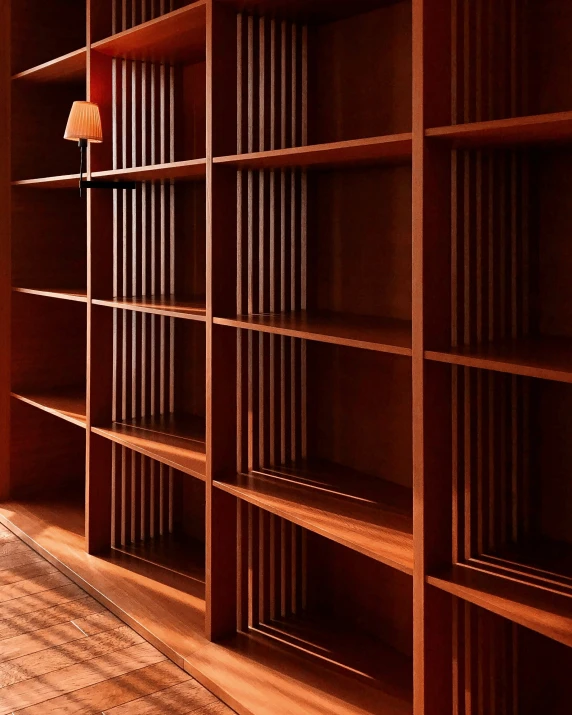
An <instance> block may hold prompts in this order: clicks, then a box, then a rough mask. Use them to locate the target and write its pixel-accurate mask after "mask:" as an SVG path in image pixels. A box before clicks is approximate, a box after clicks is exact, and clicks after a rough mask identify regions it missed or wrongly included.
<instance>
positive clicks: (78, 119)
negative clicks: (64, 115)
mask: <svg viewBox="0 0 572 715" xmlns="http://www.w3.org/2000/svg"><path fill="white" fill-rule="evenodd" d="M64 139H70V140H71V141H79V140H80V139H87V141H90V142H96V143H100V142H102V141H103V133H102V131H101V117H100V114H99V107H98V106H97V104H94V103H93V102H74V103H73V105H72V108H71V112H70V116H69V119H68V123H67V126H66V131H65V134H64Z"/></svg>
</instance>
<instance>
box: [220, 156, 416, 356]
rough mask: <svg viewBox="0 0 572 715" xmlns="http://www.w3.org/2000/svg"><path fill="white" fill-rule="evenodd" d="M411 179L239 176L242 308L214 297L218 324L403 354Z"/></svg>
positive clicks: (392, 174)
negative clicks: (309, 336) (305, 334)
mask: <svg viewBox="0 0 572 715" xmlns="http://www.w3.org/2000/svg"><path fill="white" fill-rule="evenodd" d="M411 176H412V175H411V167H410V166H392V167H387V166H384V167H366V168H364V167H361V168H351V169H336V170H329V171H327V172H320V171H316V172H309V173H306V172H303V171H299V170H298V169H293V170H290V169H288V170H284V171H283V172H281V173H280V174H274V173H272V172H266V171H260V172H242V173H241V174H240V175H239V177H238V180H237V204H236V206H237V208H236V231H237V240H238V251H239V252H238V261H237V264H238V265H237V272H236V292H234V291H231V290H230V289H229V291H228V294H231V293H234V295H236V302H235V306H231V299H230V298H227V299H226V301H225V303H224V304H221V303H219V302H217V300H216V295H215V304H214V311H215V315H216V316H217V320H219V319H233V320H237V322H238V323H241V324H242V326H243V327H252V328H255V329H264V330H268V331H275V332H277V333H279V332H282V331H284V334H288V332H287V331H291V332H290V334H291V335H294V334H299V333H301V332H302V331H304V332H308V333H313V334H314V336H315V338H316V339H320V337H319V336H322V337H323V338H327V337H328V336H329V337H331V338H336V339H338V338H339V339H340V342H344V343H345V344H357V343H358V342H362V341H363V342H364V343H367V345H366V347H368V348H369V349H384V347H383V346H384V345H385V346H386V348H385V349H391V348H396V349H395V351H394V352H396V353H400V354H406V353H407V351H409V350H410V348H411V343H410V339H411V338H410V332H408V328H409V326H410V322H411V309H412V308H411V306H412V303H411V295H412V291H411V273H412V264H411V220H412V216H411V191H412V185H411ZM273 192H274V194H275V196H274V197H273V196H272V194H273ZM233 208H234V207H233ZM220 250H222V246H221V248H220ZM233 307H234V314H233V310H232V308H233ZM301 310H306V311H307V312H306V313H303V312H300V311H301ZM278 314H279V315H278ZM237 315H238V316H239V317H238V319H237ZM301 337H302V336H301ZM386 341H387V342H386ZM392 351H393V350H392Z"/></svg>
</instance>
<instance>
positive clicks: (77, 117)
mask: <svg viewBox="0 0 572 715" xmlns="http://www.w3.org/2000/svg"><path fill="white" fill-rule="evenodd" d="M64 139H69V140H70V141H77V142H78V144H79V151H80V163H79V195H80V196H81V190H82V189H134V188H135V186H136V184H135V182H134V181H84V179H83V169H84V165H85V150H86V149H87V144H88V142H94V143H95V144H101V142H102V141H103V132H102V131H101V116H100V114H99V107H98V106H97V104H94V103H93V102H74V103H73V105H72V108H71V112H70V116H69V119H68V123H67V126H66V131H65V133H64Z"/></svg>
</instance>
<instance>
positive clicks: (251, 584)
mask: <svg viewBox="0 0 572 715" xmlns="http://www.w3.org/2000/svg"><path fill="white" fill-rule="evenodd" d="M259 515H260V512H259V510H258V509H257V508H256V507H254V506H253V505H252V504H249V505H248V593H249V598H248V625H249V626H250V628H255V627H256V626H257V625H258V624H259V622H260V618H259V604H260V600H259V583H260V581H259V569H260V550H259V527H258V522H259Z"/></svg>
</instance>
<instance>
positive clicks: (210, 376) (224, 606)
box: [205, 0, 237, 640]
mask: <svg viewBox="0 0 572 715" xmlns="http://www.w3.org/2000/svg"><path fill="white" fill-rule="evenodd" d="M215 37H216V43H215V42H214V41H213V38H215ZM233 48H236V13H235V12H234V11H233V10H232V9H231V8H228V7H225V6H223V5H221V4H219V3H215V2H213V0H210V2H209V3H208V5H207V122H206V126H207V137H206V146H207V324H206V331H207V333H206V334H207V380H206V385H207V422H206V449H207V488H206V504H207V512H206V624H205V630H206V636H207V638H209V639H211V640H218V639H220V638H223V637H224V636H229V635H232V634H233V633H235V632H236V625H237V559H236V553H237V548H236V545H237V501H236V499H235V498H234V497H233V496H231V495H230V494H227V493H226V492H223V491H221V490H219V489H216V488H214V487H213V481H214V480H215V479H217V478H221V477H222V476H223V475H224V474H227V475H228V474H230V473H232V472H235V471H236V453H237V447H236V434H237V416H236V404H237V403H236V395H237V379H236V362H235V360H233V358H232V356H233V355H234V356H236V333H235V331H234V330H233V329H229V328H224V327H221V326H214V325H213V316H214V315H230V314H232V311H233V310H234V309H235V304H236V238H235V237H236V171H235V170H234V169H227V168H223V167H213V156H223V155H224V154H231V153H234V152H235V151H236V127H235V126H234V125H230V126H229V118H231V117H235V116H236V53H235V51H233ZM215 206H217V207H218V210H215V208H214V207H215ZM222 207H224V209H222ZM233 207H234V209H233Z"/></svg>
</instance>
